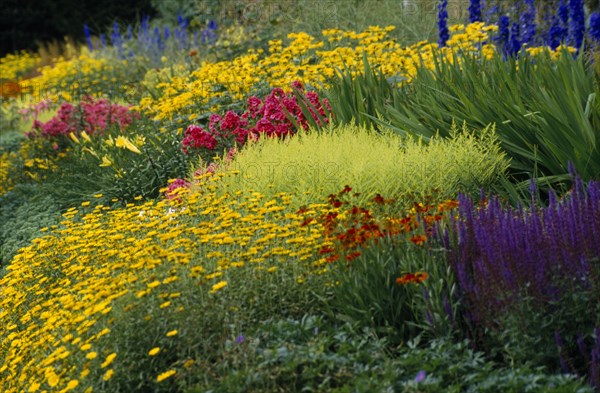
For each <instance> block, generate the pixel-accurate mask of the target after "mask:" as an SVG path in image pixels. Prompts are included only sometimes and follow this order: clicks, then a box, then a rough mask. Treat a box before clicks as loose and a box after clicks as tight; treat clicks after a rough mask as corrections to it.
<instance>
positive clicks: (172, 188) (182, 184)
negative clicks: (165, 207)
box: [165, 179, 191, 201]
mask: <svg viewBox="0 0 600 393" xmlns="http://www.w3.org/2000/svg"><path fill="white" fill-rule="evenodd" d="M190 185H191V184H190V182H188V181H187V180H185V179H175V181H174V182H173V183H171V184H169V187H168V189H167V191H166V192H165V195H166V197H167V198H169V199H177V200H178V201H181V198H179V196H178V192H176V190H177V189H179V188H188V187H189V186H190Z"/></svg>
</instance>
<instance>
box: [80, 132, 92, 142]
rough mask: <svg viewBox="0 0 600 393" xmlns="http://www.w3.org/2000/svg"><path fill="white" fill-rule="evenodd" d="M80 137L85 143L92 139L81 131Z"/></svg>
mask: <svg viewBox="0 0 600 393" xmlns="http://www.w3.org/2000/svg"><path fill="white" fill-rule="evenodd" d="M81 136H82V137H83V139H85V140H86V141H87V142H91V141H92V139H91V138H90V136H89V135H88V134H87V132H85V131H81Z"/></svg>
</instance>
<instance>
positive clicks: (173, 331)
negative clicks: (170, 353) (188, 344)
mask: <svg viewBox="0 0 600 393" xmlns="http://www.w3.org/2000/svg"><path fill="white" fill-rule="evenodd" d="M175 335H177V330H171V331H170V332H167V337H172V336H175Z"/></svg>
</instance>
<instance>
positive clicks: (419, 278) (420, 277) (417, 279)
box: [396, 272, 429, 285]
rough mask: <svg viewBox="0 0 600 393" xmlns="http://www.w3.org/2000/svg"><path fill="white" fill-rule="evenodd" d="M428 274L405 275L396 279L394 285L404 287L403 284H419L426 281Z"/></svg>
mask: <svg viewBox="0 0 600 393" xmlns="http://www.w3.org/2000/svg"><path fill="white" fill-rule="evenodd" d="M428 277H429V274H427V273H425V272H416V273H406V274H404V275H402V276H400V277H398V278H397V279H396V284H398V285H404V284H409V283H413V284H420V283H422V282H423V281H425V280H427V278H428Z"/></svg>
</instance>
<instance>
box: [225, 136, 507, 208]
mask: <svg viewBox="0 0 600 393" xmlns="http://www.w3.org/2000/svg"><path fill="white" fill-rule="evenodd" d="M449 134H450V138H448V139H444V138H441V137H434V138H431V140H430V141H429V143H425V142H423V141H422V140H420V139H416V138H410V137H408V138H401V137H399V136H397V135H394V134H393V133H385V132H384V133H382V134H375V133H373V132H369V131H368V130H366V129H364V128H361V127H356V126H352V125H347V126H342V127H339V128H334V127H330V128H329V129H326V130H324V131H323V132H307V133H301V134H298V135H296V136H294V137H293V138H289V139H287V140H277V139H263V140H260V141H259V142H257V143H255V144H253V145H251V146H248V147H247V148H245V149H244V150H242V151H241V152H240V153H239V154H237V155H236V156H235V158H234V160H233V163H232V164H231V166H230V168H232V169H234V170H237V171H239V173H238V175H237V176H235V177H231V178H226V179H224V188H226V189H228V190H230V191H238V190H245V189H251V190H254V191H258V192H261V193H264V194H265V195H268V196H270V195H274V194H276V193H278V192H289V193H294V194H296V195H303V194H304V195H305V199H302V198H298V202H299V203H309V202H317V201H319V198H321V197H324V196H327V195H329V194H333V193H335V192H337V191H339V190H340V189H342V188H343V187H344V186H345V185H347V184H351V185H352V187H353V188H354V189H355V190H356V191H357V192H360V193H362V195H361V197H360V199H361V200H360V201H362V202H365V201H366V200H368V199H371V198H373V197H375V195H376V194H378V193H379V194H381V195H383V196H385V197H386V198H398V199H399V201H401V202H402V201H404V202H407V201H409V200H410V201H411V202H412V201H414V200H418V199H420V198H423V197H425V196H427V195H431V193H432V191H434V190H435V191H436V196H437V197H439V198H448V197H451V196H454V195H456V193H457V192H458V191H459V190H462V191H464V192H469V193H472V192H477V191H478V190H479V189H480V188H481V187H487V186H490V185H491V184H493V183H494V182H495V181H496V180H498V178H499V177H500V176H501V175H502V174H503V172H504V171H505V169H506V168H507V166H508V161H507V160H506V158H505V156H504V153H503V152H502V151H501V150H500V148H499V146H498V143H497V140H496V136H495V133H494V130H493V128H491V127H488V128H486V129H484V130H481V131H479V132H478V136H475V134H474V133H473V132H471V131H469V130H468V129H467V128H466V127H465V126H463V127H462V129H459V127H458V126H456V125H453V126H452V128H451V130H450V132H449ZM415 197H416V199H415ZM360 201H359V202H360Z"/></svg>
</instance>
